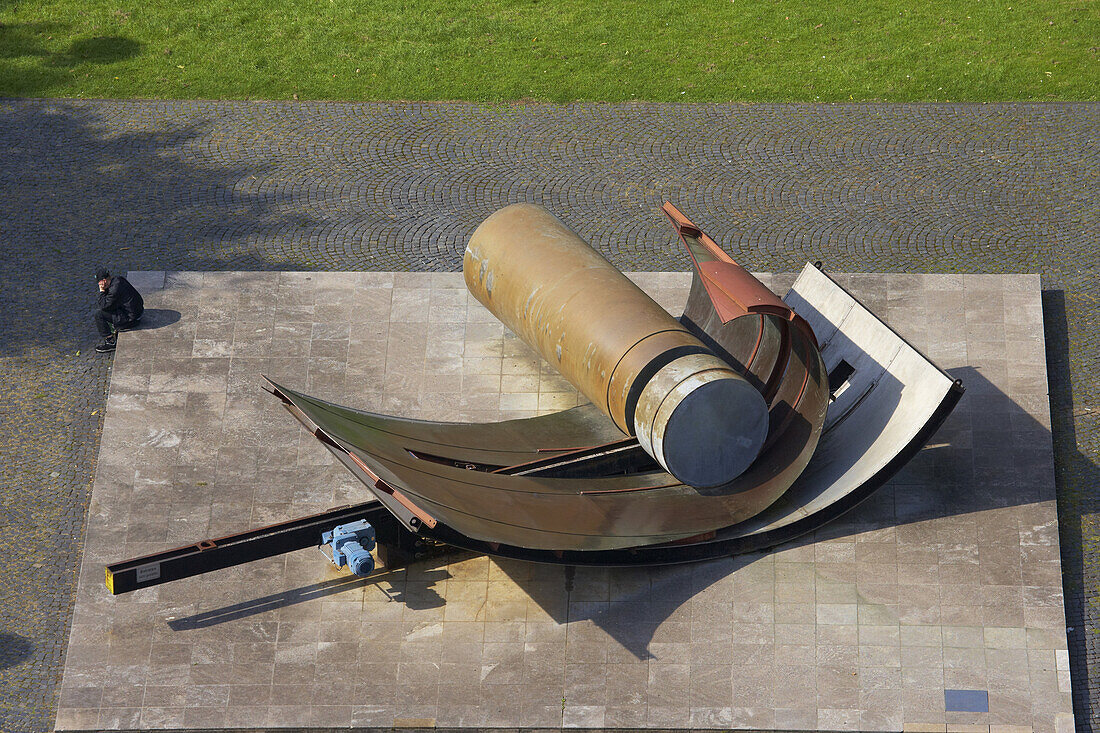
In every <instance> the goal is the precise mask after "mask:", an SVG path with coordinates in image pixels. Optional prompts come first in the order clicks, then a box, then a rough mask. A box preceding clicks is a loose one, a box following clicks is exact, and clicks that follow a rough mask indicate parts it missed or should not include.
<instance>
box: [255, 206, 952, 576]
mask: <svg viewBox="0 0 1100 733" xmlns="http://www.w3.org/2000/svg"><path fill="white" fill-rule="evenodd" d="M664 212H665V213H666V215H667V216H668V217H669V219H670V220H671V222H672V224H673V226H674V228H675V229H676V231H677V233H678V235H679V236H680V239H681V240H682V241H683V243H684V245H685V246H686V247H687V249H688V252H689V253H690V254H691V257H692V260H693V263H694V266H695V276H694V280H693V283H692V288H691V293H690V296H689V299H688V303H687V307H686V309H685V312H684V314H683V315H682V316H681V318H680V319H679V321H677V320H676V319H674V318H672V317H671V316H669V315H668V313H667V312H665V311H664V310H663V309H661V308H660V307H659V306H658V305H657V304H655V303H654V302H653V301H652V300H650V299H649V297H648V296H646V295H645V294H644V293H643V292H642V291H641V290H639V289H638V288H637V287H635V286H634V285H633V284H632V283H631V282H630V281H629V280H627V279H626V278H625V277H624V276H623V275H622V274H621V273H619V272H618V271H617V270H616V269H615V268H614V267H613V266H612V265H611V264H610V263H608V262H607V261H606V260H605V259H604V258H603V257H602V256H600V255H599V254H598V253H597V252H596V251H595V250H593V249H592V248H591V247H589V246H588V245H587V244H585V243H584V242H583V241H582V240H581V239H580V238H579V237H578V236H577V235H576V234H574V233H573V232H571V231H570V230H569V229H568V228H567V227H566V226H565V225H564V224H562V223H561V222H560V221H558V220H557V219H555V218H554V217H553V216H552V215H551V214H550V213H549V212H547V211H545V210H544V209H541V208H539V207H537V206H532V205H524V204H520V205H515V206H510V207H507V208H505V209H502V210H501V211H498V212H497V213H495V214H493V215H492V216H490V217H489V218H488V219H487V220H486V221H485V222H483V223H482V225H481V226H480V227H478V229H477V231H476V232H474V234H473V236H472V237H471V240H470V243H469V246H468V247H467V249H466V253H465V257H464V261H463V271H464V274H465V278H466V282H467V285H468V287H469V288H470V290H471V292H472V293H473V294H474V295H475V296H476V297H477V298H478V300H480V301H481V302H482V303H483V304H484V305H485V306H486V307H487V308H488V309H489V310H490V311H492V312H493V313H494V314H495V315H496V316H497V317H498V318H500V320H501V321H503V322H504V323H505V324H506V325H507V326H508V327H509V328H511V329H512V330H513V331H514V332H515V333H516V334H517V335H518V336H520V337H521V338H523V339H524V341H526V342H527V343H528V344H529V345H530V346H532V347H533V348H535V349H536V350H537V351H538V352H539V353H540V354H541V355H542V356H543V358H545V359H546V360H547V361H548V362H550V363H551V364H553V365H554V366H555V367H557V368H558V369H559V371H560V372H561V373H562V375H563V376H565V377H566V378H567V379H569V381H570V382H571V383H572V384H573V385H574V386H576V387H577V389H579V390H580V391H581V392H582V393H583V394H584V395H585V396H586V397H588V398H589V400H591V404H589V405H585V406H582V407H577V408H574V409H571V410H565V411H563V412H559V413H555V414H552V415H545V416H541V417H535V418H529V419H524V420H512V421H506V422H500V423H489V424H463V423H435V422H424V421H418V420H410V419H402V418H397V417H392V416H386V415H378V414H374V413H369V412H364V411H361V410H355V409H352V408H348V407H341V406H339V405H335V404H332V403H329V402H325V401H322V400H318V399H316V398H313V397H310V396H308V395H305V394H302V393H300V392H297V391H294V390H292V389H289V388H287V387H284V386H282V385H277V384H272V387H273V391H274V393H275V394H276V395H277V396H278V397H279V398H280V399H282V400H283V402H284V404H285V405H286V407H287V409H288V410H289V411H290V412H291V413H292V414H293V415H294V416H295V417H296V418H297V419H298V420H299V421H301V422H302V424H303V425H305V427H306V428H307V429H308V430H309V431H310V432H311V433H313V435H315V436H316V437H317V438H318V439H319V440H320V441H321V442H322V443H323V444H324V445H325V446H326V447H327V448H328V449H329V450H330V451H332V453H333V454H334V455H335V456H336V458H337V459H339V460H340V461H341V462H342V463H343V464H344V465H345V466H347V467H348V469H349V470H351V472H352V473H354V474H355V475H356V476H357V477H358V478H359V479H360V480H361V481H362V482H363V483H364V484H365V485H366V486H367V487H368V488H369V489H370V490H371V492H372V493H373V494H374V495H375V496H376V497H377V499H378V501H379V502H381V504H382V505H384V506H385V507H386V509H388V510H389V512H390V513H392V515H393V516H394V517H396V518H397V519H398V520H399V521H400V522H401V523H402V524H403V525H404V526H405V528H406V529H407V530H408V531H409V532H412V533H415V534H418V535H420V536H422V537H424V538H428V539H433V540H438V541H440V542H444V543H447V544H450V545H457V546H461V547H467V548H470V549H475V550H478V551H483V552H488V553H493V554H498V555H506V556H512V557H520V558H525V559H529V560H539V561H546V562H567V563H573V564H627V563H649V562H653V563H657V562H677V561H686V560H692V559H700V558H704V557H710V556H715V555H720V554H728V553H731V552H742V551H748V550H755V549H760V548H763V547H768V546H771V545H774V544H777V543H779V542H782V541H785V540H787V539H790V538H792V537H794V536H797V535H798V534H801V533H803V532H806V531H809V530H811V529H814V528H815V527H817V526H820V525H821V524H822V523H824V522H826V521H829V520H830V519H832V518H834V517H836V516H838V515H839V514H840V513H841V512H843V511H846V510H847V509H849V508H851V507H852V506H854V505H855V504H856V503H858V502H859V501H860V500H862V499H864V498H866V496H867V495H869V494H870V492H871V491H873V490H874V489H875V488H877V487H878V486H880V485H881V484H882V483H884V482H885V481H886V479H888V478H889V477H890V476H891V475H893V474H894V473H895V472H896V471H897V470H898V469H899V468H900V467H901V466H902V465H903V464H904V463H905V462H906V461H907V460H908V459H909V458H910V457H912V455H914V454H915V453H916V452H917V451H918V450H919V449H920V448H921V447H922V446H923V445H924V443H925V442H926V441H927V440H928V438H929V437H931V435H932V433H933V432H934V431H935V429H936V428H937V427H938V426H939V425H940V423H942V421H943V420H944V418H945V417H946V416H947V414H948V413H949V412H950V411H951V409H952V408H953V407H954V405H955V403H956V402H957V401H958V399H959V396H960V395H961V393H962V387H961V385H960V384H959V383H958V382H957V381H955V380H953V379H952V378H951V377H950V376H948V375H947V374H945V373H944V372H943V371H941V370H940V369H939V368H938V367H936V366H935V365H934V364H933V363H932V362H930V361H929V360H928V359H927V358H925V357H924V356H923V355H921V354H920V353H919V352H918V351H917V350H916V349H914V348H912V347H911V346H910V345H909V344H907V343H906V342H905V341H904V340H903V339H902V338H900V337H899V336H898V335H897V334H895V333H894V332H893V331H892V330H890V329H889V328H888V327H887V326H886V325H885V324H884V323H883V322H882V321H881V320H879V319H878V318H876V317H875V316H874V315H873V314H872V313H870V311H868V310H867V309H865V308H864V307H863V306H862V305H860V304H859V303H858V302H857V301H856V300H855V299H854V298H853V297H852V296H851V295H850V294H848V293H847V292H846V291H844V290H843V289H842V288H841V287H839V286H838V285H837V284H836V283H834V282H833V281H832V280H831V279H830V278H828V276H826V275H825V274H824V273H823V272H821V271H820V270H819V269H817V268H814V267H812V266H809V265H808V266H807V267H806V268H805V269H804V270H803V272H802V273H801V275H800V276H799V278H798V279H797V281H796V282H795V285H794V286H793V288H792V289H791V292H790V293H788V294H787V296H786V298H785V300H781V299H780V298H778V297H777V296H775V295H774V294H773V293H772V292H771V291H770V290H768V289H767V288H766V287H765V286H764V285H763V284H761V283H760V282H759V281H758V280H756V278H754V277H753V276H752V275H751V274H749V273H748V272H747V271H746V270H744V269H743V268H742V267H740V266H739V265H737V263H735V262H734V261H733V260H732V259H730V257H729V256H728V255H726V254H725V252H723V251H722V250H721V249H720V248H719V247H718V246H717V244H715V243H714V241H713V240H711V239H710V238H709V237H707V236H706V235H705V234H703V233H702V232H701V231H700V229H699V228H698V227H696V226H695V225H694V224H692V223H691V222H690V221H689V220H688V219H687V218H686V217H685V216H684V215H683V214H682V213H680V212H679V211H678V210H677V209H676V208H675V207H673V206H672V205H671V204H666V205H665V206H664Z"/></svg>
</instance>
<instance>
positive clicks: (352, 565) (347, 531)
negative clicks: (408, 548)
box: [321, 519, 375, 578]
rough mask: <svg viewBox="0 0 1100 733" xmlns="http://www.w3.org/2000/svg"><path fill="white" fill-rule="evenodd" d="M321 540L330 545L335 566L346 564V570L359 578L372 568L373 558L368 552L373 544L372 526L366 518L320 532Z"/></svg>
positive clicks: (366, 574) (339, 566) (340, 566)
mask: <svg viewBox="0 0 1100 733" xmlns="http://www.w3.org/2000/svg"><path fill="white" fill-rule="evenodd" d="M321 542H322V543H323V544H328V545H331V546H332V562H333V563H335V565H336V567H338V568H342V567H344V565H347V566H348V570H350V571H351V572H353V573H355V574H356V575H358V576H359V577H361V578H365V577H366V576H368V575H370V573H371V571H372V570H374V558H373V557H371V554H370V551H371V550H373V549H374V544H375V542H374V527H372V526H370V522H368V521H367V520H365V519H360V520H358V521H355V522H349V523H348V524H341V525H339V526H338V527H333V528H332V531H331V532H323V533H322V534H321Z"/></svg>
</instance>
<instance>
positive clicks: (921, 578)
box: [58, 272, 1072, 733]
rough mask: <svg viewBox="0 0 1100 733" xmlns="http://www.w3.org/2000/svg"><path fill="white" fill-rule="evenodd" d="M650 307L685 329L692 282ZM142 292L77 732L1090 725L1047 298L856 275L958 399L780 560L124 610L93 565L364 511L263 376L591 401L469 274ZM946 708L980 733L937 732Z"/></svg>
mask: <svg viewBox="0 0 1100 733" xmlns="http://www.w3.org/2000/svg"><path fill="white" fill-rule="evenodd" d="M635 278H636V281H637V282H638V283H639V285H641V286H642V287H643V288H644V289H646V290H647V291H648V292H649V293H650V294H651V295H652V296H653V297H654V298H655V299H656V300H657V301H658V302H660V303H662V304H663V305H664V306H665V307H666V308H668V309H669V310H670V311H671V312H673V313H675V314H678V313H680V312H682V309H683V303H684V301H685V300H686V297H687V290H688V285H689V283H690V276H689V275H688V274H687V273H656V274H644V273H643V274H640V275H636V276H635ZM789 280H790V278H775V279H774V280H773V281H772V282H770V283H769V284H771V286H772V287H773V289H775V290H777V291H778V292H780V293H782V292H784V290H785V288H784V287H783V283H784V282H787V283H789ZM134 281H135V282H136V283H137V284H138V285H139V286H141V287H142V289H143V290H144V291H145V292H146V293H147V294H148V297H147V302H148V303H149V305H150V307H151V308H152V311H151V314H152V318H151V322H150V323H149V324H148V326H149V328H148V329H143V330H139V331H135V332H133V333H126V334H123V335H122V336H121V338H120V345H119V350H118V353H117V354H116V356H115V362H114V370H113V375H112V380H111V389H110V397H109V399H108V403H107V415H106V422H105V424H104V430H103V437H102V441H101V446H100V455H99V463H98V471H97V475H96V480H95V485H94V488H93V493H92V501H91V509H90V511H89V519H88V532H87V540H86V546H85V555H84V562H83V565H82V567H81V572H80V580H79V587H78V591H77V603H76V609H75V612H74V625H73V631H72V641H71V644H70V646H69V650H68V659H67V662H66V667H65V678H64V682H63V684H62V688H61V703H60V704H61V709H60V711H59V714H58V728H59V729H91V728H118V727H122V728H139V727H141V728H166V727H167V728H173V727H181V726H182V727H188V728H199V727H221V726H226V727H238V726H257V727H259V726H333V727H340V726H348V725H356V726H380V727H386V728H388V727H390V726H391V725H402V724H410V723H412V722H413V721H419V722H420V723H421V724H423V725H427V726H435V725H438V726H492V727H511V728H516V727H519V728H523V727H559V726H566V727H602V726H607V727H615V728H644V727H649V728H681V727H688V726H690V727H701V728H716V727H729V726H736V727H752V728H761V729H770V728H778V729H794V730H819V729H820V730H843V729H857V728H858V729H862V730H901V729H902V728H903V727H906V726H908V727H910V729H918V728H921V727H923V726H933V725H935V724H938V725H939V726H940V730H944V727H945V726H946V725H948V724H951V725H953V726H970V727H969V728H966V730H979V729H980V730H984V731H1004V733H1008V731H1013V733H1021V731H1024V730H1033V731H1036V733H1038V732H1040V731H1051V732H1053V731H1056V730H1057V731H1060V732H1064V731H1068V730H1069V729H1070V728H1071V727H1072V715H1071V713H1070V711H1071V701H1070V673H1069V665H1068V654H1067V651H1066V634H1065V616H1064V611H1063V607H1062V592H1061V574H1060V566H1059V552H1058V530H1057V518H1056V507H1055V502H1054V471H1053V461H1052V456H1051V442H1050V432H1049V419H1048V410H1047V400H1046V380H1045V372H1046V364H1045V360H1044V356H1043V351H1044V349H1043V329H1042V307H1041V302H1040V294H1039V289H1038V286H1039V278H1038V277H1037V276H1034V275H1032V276H1028V275H1016V276H979V275H968V276H951V275H925V276H922V275H860V276H855V277H852V278H847V277H843V276H842V278H841V282H842V283H843V284H846V285H848V286H849V287H851V288H853V289H854V291H855V292H856V294H857V296H859V297H861V298H862V299H863V300H864V301H865V303H866V304H867V305H868V306H869V307H871V308H873V309H874V310H875V311H877V312H878V313H880V314H881V315H882V316H883V317H884V318H886V319H887V320H888V321H889V322H890V323H891V324H893V325H894V326H895V327H896V328H898V329H899V330H900V331H901V332H902V333H903V335H905V336H907V337H909V338H911V339H912V340H913V341H914V345H916V346H917V347H918V348H920V349H922V350H923V351H925V353H927V354H928V355H929V356H930V358H932V359H934V360H936V361H937V362H938V363H940V364H941V366H943V367H945V368H947V369H948V370H949V371H951V372H952V373H953V374H955V375H956V376H958V377H960V378H962V379H963V380H964V381H965V382H966V385H967V388H968V391H967V394H966V395H965V397H964V398H963V400H962V402H960V404H959V406H958V407H957V409H956V411H955V412H954V413H953V414H952V416H951V417H950V418H949V419H948V421H947V422H946V423H945V424H944V426H943V428H942V429H941V431H940V432H939V433H938V434H937V435H936V437H935V438H934V439H933V441H932V444H931V445H930V446H929V447H928V448H927V449H926V450H925V451H923V452H922V454H921V455H919V456H918V457H917V458H916V459H915V460H914V461H913V462H912V463H911V464H910V465H909V467H907V468H906V469H905V470H903V472H902V473H900V474H899V475H898V476H897V477H896V478H895V479H894V480H893V481H891V482H890V483H889V484H888V485H887V486H886V487H884V488H883V489H881V490H880V491H879V492H878V493H876V495H875V496H874V497H872V499H871V500H869V501H868V502H866V503H865V504H863V505H861V506H860V507H859V508H858V509H856V510H855V511H854V512H852V513H851V514H849V515H848V516H846V517H845V518H844V519H843V520H841V521H839V522H836V523H834V524H832V525H830V526H829V527H827V528H825V529H824V530H823V531H821V532H818V533H817V534H816V535H814V536H809V537H806V538H803V539H802V540H799V541H796V542H793V543H790V544H788V545H786V546H784V547H783V548H781V549H780V550H778V551H776V552H769V553H763V554H752V555H747V556H743V557H738V558H727V559H724V560H718V561H713V562H706V563H699V564H694V565H685V566H675V567H664V568H638V569H631V568H612V569H592V568H578V569H575V570H569V569H566V568H563V567H547V566H537V565H532V564H529V563H520V562H512V561H496V560H490V559H488V558H486V557H475V556H470V555H466V554H464V555H460V556H458V557H457V558H455V559H453V560H450V561H448V562H446V563H441V562H438V561H437V562H434V563H428V564H424V565H417V566H414V567H413V568H410V569H409V570H407V571H405V570H398V571H393V572H390V573H386V574H384V575H381V576H379V577H377V578H374V579H369V580H367V581H360V580H357V579H355V578H354V577H353V576H348V575H347V574H344V573H338V572H335V571H334V570H333V569H332V567H331V565H330V564H329V562H328V561H327V559H326V558H325V557H323V556H322V555H321V554H320V553H318V552H317V551H316V550H307V551H301V552H297V553H294V554H293V555H291V556H288V557H282V558H274V559H271V560H268V561H263V562H260V563H255V564H253V565H251V566H245V567H241V568H237V569H234V570H231V571H222V572H219V573H216V574H213V575H209V576H204V577H201V578H194V579H190V580H186V581H179V582H177V583H174V584H170V585H164V586H158V587H155V588H151V589H148V590H144V591H140V592H138V593H135V594H133V595H131V596H125V597H117V598H116V597H111V596H109V595H108V594H107V592H106V589H105V588H104V586H103V567H102V566H103V564H104V563H105V562H109V561H112V560H117V559H120V558H121V557H123V556H125V557H132V556H137V555H142V554H146V553H148V552H151V551H158V550H161V549H164V548H165V547H167V546H175V545H179V544H182V543H185V542H187V541H189V540H197V539H200V538H203V537H207V536H220V535H223V534H227V533H231V532H237V531H244V530H246V529H250V528H255V527H259V526H263V525H266V524H269V523H271V522H273V521H281V520H285V519H289V518H292V517H295V516H301V515H306V514H312V513H315V512H319V511H323V510H325V509H328V508H330V507H332V506H334V505H337V504H342V503H349V502H353V501H360V500H363V499H365V498H366V497H367V496H369V495H368V494H367V492H366V490H365V489H364V488H363V487H361V486H360V485H358V483H357V482H356V481H355V479H353V478H352V477H351V476H350V474H349V473H348V472H347V471H346V470H345V469H344V468H343V467H342V466H341V465H340V464H339V463H337V462H336V461H334V460H333V459H332V457H331V455H330V454H329V453H328V452H327V451H326V450H325V449H324V448H323V447H322V446H321V445H320V444H319V443H318V442H317V440H316V439H315V438H314V437H313V436H312V435H311V434H309V433H307V432H306V431H305V430H303V429H301V428H300V427H299V425H298V422H297V421H296V420H294V419H293V418H292V417H291V416H290V415H288V414H287V413H286V411H285V410H284V409H283V408H282V405H281V403H280V402H279V401H278V400H277V399H275V398H273V397H271V396H270V395H268V394H266V393H264V392H263V391H262V389H261V384H262V379H261V376H260V375H261V374H267V375H269V376H271V377H272V378H273V379H275V380H277V381H279V382H280V383H284V384H287V385H288V386H294V387H297V388H301V389H305V390H307V391H309V392H310V393H312V394H316V395H318V396H321V397H324V398H327V399H330V400H333V401H337V402H341V403H344V404H352V405H357V406H363V407H366V408H368V409H376V410H377V409H381V410H386V411H394V412H397V413H399V414H403V415H406V416H408V417H417V418H426V419H444V420H493V419H502V418H509V417H525V416H529V415H533V414H537V413H538V412H547V411H552V410H555V409H561V408H563V407H569V406H572V405H575V404H577V403H578V399H579V398H578V395H577V393H576V392H575V391H574V390H573V389H572V388H571V387H570V385H569V384H568V383H567V382H565V381H564V380H563V379H562V378H561V377H560V376H559V375H558V374H557V373H555V372H554V370H553V369H552V368H551V367H549V366H548V365H547V364H545V363H544V362H542V360H541V359H539V358H538V356H537V355H536V354H535V353H534V352H533V351H532V350H531V349H529V348H528V347H527V346H526V345H525V344H524V343H523V342H522V341H520V340H519V339H517V338H516V337H514V336H513V335H511V334H510V333H509V332H507V331H505V330H504V328H503V327H502V326H501V325H500V323H499V322H497V321H496V319H495V318H494V317H493V316H492V315H491V314H490V313H489V312H488V311H487V310H485V308H483V307H482V306H481V305H480V304H479V303H477V301H476V300H474V299H473V297H472V296H471V295H469V293H468V292H467V291H466V288H465V285H464V283H463V281H462V276H461V275H460V274H458V273H436V274H430V273H385V272H382V273H303V272H297V273H233V272H229V273H225V272H223V273H207V274H205V275H204V274H202V273H168V274H167V276H166V275H165V274H164V273H140V274H138V275H136V276H135V277H134ZM162 285H164V286H166V287H165V288H164V289H161V286H162ZM929 321H931V322H935V323H940V324H943V325H944V326H948V327H949V328H946V329H942V330H941V329H929V328H927V325H926V324H927V323H928V322H929ZM1009 353H1011V354H1012V355H1013V357H1014V361H1013V365H1012V367H1011V368H1006V359H1007V355H1008V354H1009ZM991 423H994V424H991ZM1005 466H1008V467H1009V468H1008V469H1007V470H1006V469H1005ZM958 689H963V690H979V691H982V692H983V693H988V707H989V711H988V713H976V712H969V713H967V712H955V711H953V710H945V707H946V706H945V690H958ZM1007 726H1018V727H1017V728H1010V727H1007ZM929 729H931V728H929ZM953 729H954V728H953Z"/></svg>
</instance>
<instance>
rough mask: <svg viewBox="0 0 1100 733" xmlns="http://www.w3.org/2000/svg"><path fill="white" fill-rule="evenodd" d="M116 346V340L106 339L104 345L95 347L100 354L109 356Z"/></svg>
mask: <svg viewBox="0 0 1100 733" xmlns="http://www.w3.org/2000/svg"><path fill="white" fill-rule="evenodd" d="M115 345H116V343H115V341H114V339H105V340H104V341H103V343H101V344H99V345H98V346H96V347H95V350H96V351H97V352H98V353H100V354H109V353H110V352H112V351H114V350H115Z"/></svg>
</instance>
